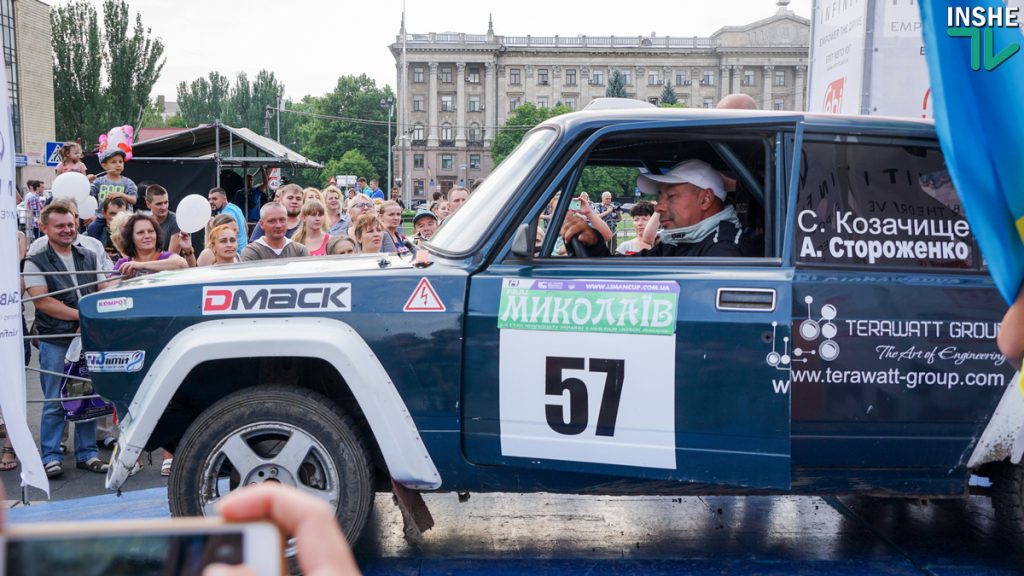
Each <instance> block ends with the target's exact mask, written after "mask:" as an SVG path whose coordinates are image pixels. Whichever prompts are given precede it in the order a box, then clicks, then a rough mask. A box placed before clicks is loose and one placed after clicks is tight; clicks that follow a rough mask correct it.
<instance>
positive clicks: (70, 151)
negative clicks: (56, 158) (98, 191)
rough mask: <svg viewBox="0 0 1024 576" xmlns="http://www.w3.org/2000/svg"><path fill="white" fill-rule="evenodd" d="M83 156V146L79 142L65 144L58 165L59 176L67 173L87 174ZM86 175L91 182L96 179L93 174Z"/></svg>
mask: <svg viewBox="0 0 1024 576" xmlns="http://www.w3.org/2000/svg"><path fill="white" fill-rule="evenodd" d="M82 156H83V152H82V146H81V145H80V144H79V143H78V142H65V143H64V146H62V147H61V149H60V158H61V160H60V164H58V165H57V175H58V176H60V175H61V174H64V173H66V172H78V173H79V174H85V163H84V162H82ZM85 175H86V176H88V177H89V181H90V182H92V181H93V180H95V179H96V176H95V175H93V174H85Z"/></svg>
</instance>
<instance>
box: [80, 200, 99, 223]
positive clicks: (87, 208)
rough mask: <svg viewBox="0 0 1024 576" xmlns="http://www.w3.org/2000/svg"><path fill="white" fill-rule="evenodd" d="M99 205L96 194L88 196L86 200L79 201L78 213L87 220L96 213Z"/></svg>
mask: <svg viewBox="0 0 1024 576" xmlns="http://www.w3.org/2000/svg"><path fill="white" fill-rule="evenodd" d="M98 207H99V204H98V203H97V202H96V197H95V196H86V197H85V200H82V201H81V202H78V214H79V216H80V217H81V218H82V219H83V220H87V219H88V218H89V217H90V216H92V215H93V214H95V213H96V208H98Z"/></svg>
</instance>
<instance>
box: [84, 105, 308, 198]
mask: <svg viewBox="0 0 1024 576" xmlns="http://www.w3.org/2000/svg"><path fill="white" fill-rule="evenodd" d="M85 162H86V166H87V167H88V169H89V173H90V174H97V173H99V172H102V171H103V169H102V168H101V167H100V166H99V161H98V159H97V157H96V156H95V155H90V156H89V157H87V158H86V160H85ZM250 167H266V168H288V167H290V168H292V169H298V168H317V169H320V168H323V166H322V165H321V164H319V163H317V162H314V161H312V160H310V159H309V158H306V157H305V156H303V155H301V154H299V153H298V152H296V151H294V150H292V149H290V148H288V147H287V146H285V145H283V144H281V143H280V142H278V141H276V140H273V139H271V138H267V137H265V136H260V135H259V134H257V133H255V132H253V131H252V130H249V129H248V128H233V127H231V126H227V125H225V124H221V123H220V122H214V123H213V124H208V125H204V126H199V127H198V128H191V129H188V130H183V131H181V132H176V133H174V134H168V135H166V136H160V137H158V138H153V139H150V140H145V141H142V142H136V143H135V144H133V145H132V159H131V161H130V162H128V163H126V164H125V170H124V175H125V176H127V177H128V178H131V179H132V180H133V181H134V182H135V183H136V184H138V185H139V194H140V196H141V195H143V194H144V190H143V185H148V184H160V185H161V186H163V187H164V188H166V189H167V190H168V192H169V193H170V200H171V206H172V207H177V205H178V202H180V201H181V199H182V198H184V197H185V196H187V195H188V194H202V195H203V196H205V195H206V193H207V192H208V191H209V190H210V188H213V187H214V186H221V184H222V183H221V178H222V174H223V173H224V171H225V170H228V169H231V168H241V169H242V170H243V171H247V170H248V169H249V168H250ZM225 184H226V183H225ZM235 190H236V189H231V190H228V194H229V199H230V198H231V196H232V195H233V194H234V192H235ZM246 198H247V199H248V195H246ZM139 200H140V202H139V204H138V206H140V207H141V206H144V204H143V203H144V199H143V198H140V199H139ZM242 209H243V211H244V212H246V213H248V206H243V207H242Z"/></svg>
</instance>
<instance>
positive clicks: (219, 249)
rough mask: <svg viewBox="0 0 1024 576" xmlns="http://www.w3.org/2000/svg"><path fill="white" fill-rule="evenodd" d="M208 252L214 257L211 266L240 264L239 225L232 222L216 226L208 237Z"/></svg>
mask: <svg viewBox="0 0 1024 576" xmlns="http://www.w3.org/2000/svg"><path fill="white" fill-rule="evenodd" d="M206 250H209V251H210V253H211V254H212V255H213V258H212V261H211V262H210V265H211V266H217V265H218V264H234V263H235V262H238V225H237V224H235V223H234V222H231V223H229V224H220V225H218V226H214V227H213V230H210V233H209V234H207V235H206ZM206 250H204V252H205V251H206Z"/></svg>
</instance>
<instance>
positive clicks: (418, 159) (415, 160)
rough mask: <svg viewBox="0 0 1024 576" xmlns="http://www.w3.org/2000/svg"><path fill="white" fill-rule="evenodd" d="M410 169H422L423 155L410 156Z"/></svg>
mask: <svg viewBox="0 0 1024 576" xmlns="http://www.w3.org/2000/svg"><path fill="white" fill-rule="evenodd" d="M412 167H413V168H423V154H413V155H412Z"/></svg>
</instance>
